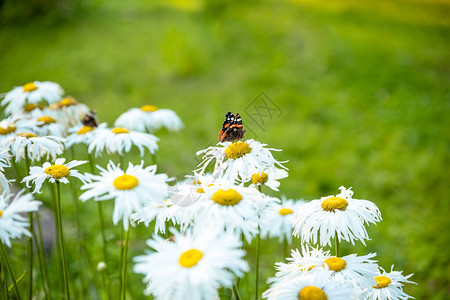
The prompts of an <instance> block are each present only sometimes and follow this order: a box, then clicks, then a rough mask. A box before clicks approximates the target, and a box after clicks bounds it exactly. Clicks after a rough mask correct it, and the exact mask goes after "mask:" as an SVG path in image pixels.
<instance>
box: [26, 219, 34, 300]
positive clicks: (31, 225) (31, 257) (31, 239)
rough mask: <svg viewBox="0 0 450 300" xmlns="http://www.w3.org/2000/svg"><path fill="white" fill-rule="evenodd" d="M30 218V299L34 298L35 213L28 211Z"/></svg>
mask: <svg viewBox="0 0 450 300" xmlns="http://www.w3.org/2000/svg"><path fill="white" fill-rule="evenodd" d="M28 220H29V222H30V232H31V233H32V234H31V237H29V238H27V244H28V270H29V271H28V272H29V273H30V276H29V279H28V299H30V300H31V299H32V298H33V252H34V251H33V236H34V229H33V213H32V212H29V213H28Z"/></svg>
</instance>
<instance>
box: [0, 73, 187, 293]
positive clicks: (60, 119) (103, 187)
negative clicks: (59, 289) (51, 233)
mask: <svg viewBox="0 0 450 300" xmlns="http://www.w3.org/2000/svg"><path fill="white" fill-rule="evenodd" d="M0 97H1V98H3V100H2V102H1V105H2V106H4V115H5V116H6V117H5V119H3V120H2V121H0V194H1V195H0V239H1V243H0V244H1V246H2V247H3V246H4V245H5V246H7V247H12V244H11V239H16V238H20V237H21V236H23V235H25V236H27V237H28V238H29V240H32V239H33V240H34V241H33V242H30V243H29V248H28V255H29V256H31V259H30V261H31V262H32V261H33V260H32V257H33V251H34V249H36V250H37V252H40V251H41V252H42V251H43V247H44V245H43V242H42V239H41V240H39V238H38V237H40V236H42V232H41V226H38V227H39V232H37V229H35V228H33V224H34V223H35V222H39V213H37V212H38V210H39V206H40V205H42V202H41V201H37V200H36V199H38V198H39V197H40V196H39V194H41V193H42V189H43V186H44V185H45V183H46V182H48V183H49V184H50V186H51V188H52V190H53V194H54V198H55V199H54V202H53V209H54V214H55V219H56V223H55V225H56V230H55V231H56V233H57V234H58V236H57V237H56V240H57V241H58V242H59V243H60V244H59V245H58V246H59V250H60V251H61V255H60V257H61V265H62V268H63V269H64V272H63V273H64V285H63V286H65V290H64V292H65V294H66V298H67V299H70V287H69V285H70V278H67V277H68V274H67V265H68V264H67V261H66V260H65V259H66V254H65V247H64V236H63V231H64V229H63V227H62V210H61V202H60V201H61V200H60V198H61V192H60V184H68V183H69V182H73V179H74V178H77V179H79V180H81V182H82V183H83V186H82V189H83V190H85V192H84V193H83V194H82V195H81V196H80V199H81V200H83V201H85V200H88V199H95V200H96V201H99V202H101V201H103V200H108V199H113V200H114V201H115V203H114V212H113V215H112V221H113V223H114V224H117V223H118V222H119V221H120V220H123V226H124V228H125V230H128V225H129V224H130V218H131V215H132V214H133V213H134V212H137V211H140V210H141V209H142V208H144V207H145V206H150V205H153V204H154V203H156V202H158V203H160V204H161V205H164V204H165V200H167V196H168V190H169V186H168V181H169V180H168V177H167V175H166V174H156V165H150V166H144V162H141V163H140V164H137V165H133V164H131V163H129V165H128V166H126V165H120V164H114V163H113V162H112V161H110V162H109V164H108V165H107V166H106V168H105V169H103V168H102V167H100V166H98V170H99V171H98V174H99V175H96V174H97V170H95V169H94V167H93V168H92V169H91V173H81V172H80V171H79V170H77V167H79V166H80V165H83V164H85V163H87V162H88V161H86V160H83V161H80V160H72V161H68V162H66V159H65V158H63V157H60V156H61V155H63V154H65V151H68V150H69V149H70V150H73V149H71V148H73V147H74V146H75V145H81V146H79V147H85V149H86V151H87V152H88V154H89V160H90V162H91V165H92V166H94V162H93V160H94V157H98V156H102V155H104V154H114V153H117V154H118V155H119V156H120V157H123V156H124V155H125V154H126V153H128V152H130V151H131V149H132V148H133V147H135V148H137V149H138V150H139V153H140V156H141V157H143V156H144V155H145V152H149V153H151V154H155V153H156V151H157V150H158V141H159V138H158V137H156V136H155V132H156V131H158V130H159V129H161V128H166V129H167V130H168V131H178V130H180V129H181V128H182V127H183V123H182V121H181V120H180V118H179V117H178V116H177V115H176V114H175V112H173V111H172V110H169V109H159V108H158V107H156V106H153V105H144V106H142V107H141V108H132V109H130V110H129V111H127V112H125V113H123V114H122V115H121V116H120V117H119V118H118V119H117V120H116V122H115V123H114V127H108V125H107V124H106V123H101V124H99V123H98V122H97V119H96V117H95V112H93V111H91V110H90V109H89V108H88V107H87V106H86V105H84V104H82V103H79V102H78V101H77V100H75V99H74V98H73V97H67V96H66V97H65V96H64V90H63V89H62V88H61V86H60V85H58V84H57V83H53V82H48V81H46V82H40V81H34V82H30V83H27V84H25V85H23V86H18V87H15V88H13V89H12V90H11V91H10V92H8V93H5V94H2V95H0ZM72 153H73V152H72ZM92 154H94V155H92ZM11 167H13V168H11ZM7 168H11V169H13V171H10V172H7ZM24 169H25V172H26V175H25V176H22V175H23V174H22V172H23V170H24ZM8 174H9V175H8ZM11 174H14V175H11ZM71 177H72V178H73V179H72V178H71ZM17 187H19V188H21V190H20V191H19V192H16V191H17ZM63 196H64V195H63ZM24 213H28V217H26V216H24ZM99 217H101V218H103V216H99ZM33 220H34V221H33ZM33 243H34V245H35V246H33ZM4 253H6V252H4ZM37 256H38V257H39V259H44V258H45V257H44V256H43V255H40V254H39V253H38V255H37ZM0 257H1V259H2V260H1V263H0V266H2V267H1V268H0V274H2V275H5V277H2V278H6V273H7V274H8V276H10V278H11V281H12V282H13V283H14V287H16V289H15V293H16V297H18V298H20V290H19V289H18V288H17V285H16V276H15V274H14V272H13V268H6V269H4V268H3V263H4V264H5V265H9V262H8V261H7V258H8V257H7V255H6V254H5V255H4V254H3V252H2V254H0ZM39 263H40V267H41V268H45V263H44V262H43V261H39ZM102 263H103V264H104V263H105V262H102ZM28 267H29V270H28V273H27V274H26V277H28V282H29V284H28V286H29V290H28V293H29V295H35V294H36V293H38V291H36V290H34V291H33V288H34V285H33V268H32V267H33V266H32V264H30V265H29V266H28ZM41 271H42V269H41ZM4 273H5V274H4ZM42 273H44V272H42ZM28 274H30V275H31V276H30V275H28ZM43 280H44V283H43V289H44V292H45V297H46V299H51V295H52V291H49V290H48V282H47V283H46V282H45V279H43ZM17 281H19V279H17ZM3 285H4V286H3ZM6 286H7V281H6V280H0V290H3V288H4V287H6ZM6 290H10V289H9V286H8V288H7V289H6ZM11 292H12V291H11ZM3 296H6V297H8V296H7V295H4V294H3V292H2V293H0V299H2V297H3ZM8 299H9V298H8Z"/></svg>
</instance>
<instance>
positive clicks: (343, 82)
mask: <svg viewBox="0 0 450 300" xmlns="http://www.w3.org/2000/svg"><path fill="white" fill-rule="evenodd" d="M0 4H1V5H2V6H0V7H1V8H0V18H1V21H0V70H1V72H0V91H1V92H6V91H9V90H10V89H11V88H12V87H13V86H15V85H23V84H24V83H26V82H29V81H33V80H41V81H43V80H50V81H55V82H58V83H60V84H61V85H62V86H63V87H64V88H65V90H66V93H67V94H69V95H72V96H74V97H75V98H77V99H78V100H79V101H81V102H84V103H86V104H88V105H89V106H91V107H92V108H93V109H95V110H96V111H97V112H98V116H99V119H100V120H101V121H106V122H108V123H110V124H112V123H113V121H114V120H115V118H116V117H118V115H119V114H120V113H122V112H124V111H125V110H127V109H128V108H130V107H136V106H141V105H143V104H154V105H156V106H159V107H163V108H170V109H173V110H175V111H176V112H177V113H178V115H179V116H180V117H181V118H182V120H183V121H184V123H185V128H184V130H183V131H182V132H180V133H178V134H169V133H167V132H161V133H160V134H158V135H159V136H160V138H161V142H160V151H159V152H158V162H159V163H160V169H161V170H162V171H164V172H167V173H168V174H169V175H170V176H177V177H178V178H181V176H182V175H184V174H187V173H189V172H190V171H191V170H192V169H194V168H195V166H196V164H197V163H198V162H199V159H198V158H196V157H195V152H196V151H198V150H200V149H203V148H206V147H207V146H209V145H211V144H214V143H216V140H217V133H218V131H219V129H220V126H221V124H222V121H223V118H224V114H225V113H226V112H227V111H231V112H233V113H236V112H240V113H241V115H242V116H243V121H244V125H245V126H246V127H247V129H248V132H247V137H248V138H256V139H257V140H259V141H261V142H264V143H267V144H269V146H270V147H273V148H278V149H282V150H283V152H279V153H277V154H276V157H277V158H278V159H279V160H289V163H288V164H287V166H288V167H289V169H290V172H289V174H290V176H289V177H288V178H287V179H284V180H283V181H282V184H281V192H282V193H283V194H285V195H286V196H288V197H289V198H296V199H298V198H304V199H316V198H318V197H320V196H325V195H330V194H335V193H337V188H338V187H339V186H341V185H345V186H347V187H349V186H353V189H354V191H355V195H354V196H355V198H361V199H369V200H371V201H373V202H375V203H376V204H377V205H378V206H379V208H380V209H381V212H382V216H383V219H384V221H383V222H381V223H380V224H378V226H373V225H372V226H370V228H369V229H370V230H369V233H370V236H371V238H372V240H371V241H369V242H368V243H367V248H365V247H363V246H362V245H361V244H360V243H359V244H358V245H357V246H356V247H352V246H351V245H344V248H343V251H344V254H349V253H352V252H355V251H357V252H358V253H359V254H361V255H363V254H367V253H369V252H377V253H378V259H379V263H380V265H381V266H383V267H384V268H385V269H390V266H391V265H392V264H395V269H397V270H404V274H410V273H414V274H415V275H414V276H413V277H412V280H413V281H416V282H417V283H418V285H417V286H414V285H408V286H407V287H406V288H405V289H406V292H407V293H408V294H411V295H413V296H415V297H416V299H448V297H450V275H449V271H450V263H449V261H450V251H449V250H448V246H449V245H450V238H449V233H448V230H449V227H450V218H449V211H450V210H449V208H450V201H449V200H448V199H447V197H448V195H449V194H450V189H449V181H448V167H449V155H448V154H449V140H450V136H449V132H450V131H449V129H450V126H449V125H450V124H449V123H450V120H449V113H450V109H449V108H450V101H449V100H450V90H449V79H450V76H449V62H450V57H449V53H450V51H449V48H450V47H449V41H450V34H449V27H450V2H449V1H445V0H410V1H407V0H380V1H366V2H363V1H356V0H354V1H352V0H337V1H314V0H310V1H308V0H305V1H302V0H292V1H287V0H284V1H280V0H277V1H275V0H273V1H257V0H245V1H231V0H230V1H227V0H206V1H200V0H198V1H193V0H192V1H187V0H186V1H182V0H170V1H163V0H161V1H137V0H131V1H118V0H111V1H96V2H90V1H81V0H67V1H51V0H46V1H38V0H33V1H29V2H16V1H9V0H3V1H0ZM261 93H264V94H261ZM261 101H262V102H265V103H269V104H270V105H272V107H276V108H277V110H276V111H273V114H272V115H269V114H267V116H266V117H264V118H263V119H261V118H259V117H257V116H256V115H255V114H254V113H255V107H256V109H258V107H259V106H260V104H261V103H262V102H261ZM259 109H260V112H265V113H267V112H268V111H267V110H264V108H259ZM105 159H106V158H105ZM136 160H137V159H136ZM67 205H70V203H69V204H67ZM86 207H90V206H85V207H84V208H83V209H84V210H89V209H87V208H86ZM93 209H95V206H93ZM85 213H86V214H89V211H88V212H85ZM92 214H93V215H94V216H95V211H94V213H92ZM93 219H94V220H95V217H94V218H93ZM68 220H70V217H69V218H68ZM83 222H84V221H83ZM86 222H87V223H88V224H89V222H93V221H90V220H86ZM87 228H89V227H87ZM90 234H92V235H95V236H97V233H96V232H91V233H90ZM148 236H149V234H148V232H146V231H145V230H143V231H141V232H140V233H139V237H140V240H141V241H136V240H139V239H138V238H137V237H138V235H136V236H135V242H134V243H135V244H134V246H135V247H134V250H132V253H131V256H133V255H136V254H140V253H142V249H144V244H143V242H142V240H143V239H144V238H146V237H148ZM265 243H266V244H265V245H266V247H264V250H263V254H262V255H263V262H262V266H263V277H264V278H266V277H268V276H271V275H273V274H274V269H273V263H274V262H275V260H276V259H277V260H281V258H282V251H281V250H280V248H281V247H280V246H278V244H277V243H276V241H268V242H265ZM297 246H299V244H298V245H297ZM250 251H254V248H251V249H250ZM274 253H276V254H275V255H274ZM250 276H251V275H250ZM131 278H132V282H131V283H130V285H132V286H133V288H132V289H131V291H130V297H133V298H134V299H140V298H144V297H143V296H142V290H143V288H144V286H143V285H142V284H141V282H140V281H141V279H142V276H139V275H132V276H131ZM74 280H75V279H74ZM248 281H249V282H252V280H248ZM250 292H251V291H250ZM242 293H243V299H247V298H248V297H250V296H249V294H246V291H245V289H244V290H243V291H242Z"/></svg>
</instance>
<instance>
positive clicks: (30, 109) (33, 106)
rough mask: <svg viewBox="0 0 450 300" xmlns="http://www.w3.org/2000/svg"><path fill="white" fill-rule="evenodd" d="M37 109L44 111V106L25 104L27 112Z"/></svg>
mask: <svg viewBox="0 0 450 300" xmlns="http://www.w3.org/2000/svg"><path fill="white" fill-rule="evenodd" d="M36 108H39V109H43V108H44V107H43V106H42V104H32V103H29V104H25V106H24V107H23V109H24V110H25V111H26V112H31V111H33V110H35V109H36Z"/></svg>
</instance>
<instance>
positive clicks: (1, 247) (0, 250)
mask: <svg viewBox="0 0 450 300" xmlns="http://www.w3.org/2000/svg"><path fill="white" fill-rule="evenodd" d="M0 256H1V257H2V260H3V263H4V264H5V265H6V268H7V269H8V272H9V276H11V279H12V282H13V285H14V290H15V291H16V295H17V299H19V300H20V299H21V298H20V293H19V288H18V287H17V282H16V276H15V275H14V270H13V269H12V268H11V264H10V263H9V259H8V254H6V249H5V245H4V244H3V242H0Z"/></svg>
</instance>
